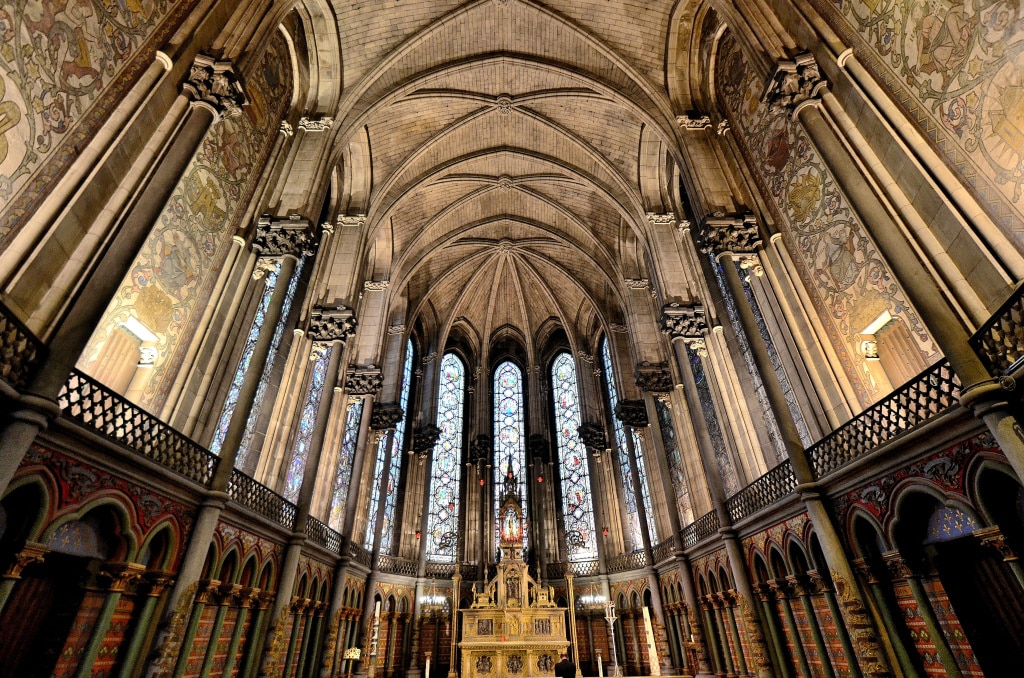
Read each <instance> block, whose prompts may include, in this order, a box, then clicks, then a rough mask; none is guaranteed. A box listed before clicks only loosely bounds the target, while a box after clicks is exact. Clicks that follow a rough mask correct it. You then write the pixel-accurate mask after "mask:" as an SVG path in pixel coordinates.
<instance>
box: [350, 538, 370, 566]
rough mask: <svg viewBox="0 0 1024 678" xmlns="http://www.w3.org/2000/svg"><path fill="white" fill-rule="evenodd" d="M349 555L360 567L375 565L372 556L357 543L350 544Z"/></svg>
mask: <svg viewBox="0 0 1024 678" xmlns="http://www.w3.org/2000/svg"><path fill="white" fill-rule="evenodd" d="M348 554H349V555H350V556H352V560H354V561H356V562H357V563H359V564H360V565H364V566H366V567H370V566H371V565H372V563H373V556H372V554H371V553H370V552H369V551H367V550H366V549H364V548H363V547H362V546H360V545H359V544H357V543H355V542H349V545H348Z"/></svg>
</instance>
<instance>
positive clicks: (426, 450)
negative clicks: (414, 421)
mask: <svg viewBox="0 0 1024 678" xmlns="http://www.w3.org/2000/svg"><path fill="white" fill-rule="evenodd" d="M440 437H441V429H439V428H438V427H436V426H434V425H433V424H427V425H426V426H422V427H420V428H417V429H416V430H415V431H414V432H413V434H412V451H413V453H414V454H415V455H416V456H417V457H418V458H419V460H420V463H423V462H424V461H425V460H426V458H427V456H428V455H429V454H430V452H431V451H432V450H433V449H434V446H435V445H437V440H438V438H440Z"/></svg>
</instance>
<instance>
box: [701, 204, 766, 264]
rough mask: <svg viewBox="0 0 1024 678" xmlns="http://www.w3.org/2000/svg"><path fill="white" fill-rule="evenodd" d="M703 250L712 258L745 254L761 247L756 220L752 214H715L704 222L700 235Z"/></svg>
mask: <svg viewBox="0 0 1024 678" xmlns="http://www.w3.org/2000/svg"><path fill="white" fill-rule="evenodd" d="M701 243H702V245H703V250H704V251H705V252H708V253H710V254H713V255H714V256H716V257H717V256H719V255H722V254H747V253H750V252H754V251H756V250H757V248H758V247H760V245H761V234H760V232H759V231H758V228H757V220H756V219H755V218H754V215H752V214H742V215H731V216H730V215H726V214H722V213H715V215H713V216H710V217H708V218H707V219H706V220H705V221H704V228H703V230H702V233H701Z"/></svg>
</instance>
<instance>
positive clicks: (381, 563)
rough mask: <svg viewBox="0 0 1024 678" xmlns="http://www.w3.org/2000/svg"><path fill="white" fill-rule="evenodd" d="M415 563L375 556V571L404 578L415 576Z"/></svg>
mask: <svg viewBox="0 0 1024 678" xmlns="http://www.w3.org/2000/svg"><path fill="white" fill-rule="evenodd" d="M416 565H417V563H416V561H415V560H409V559H407V558H398V557H396V556H385V555H383V554H382V555H378V556H377V569H378V570H379V571H381V572H388V573H390V574H402V575H405V576H406V577H415V576H416Z"/></svg>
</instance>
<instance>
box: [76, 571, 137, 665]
mask: <svg viewBox="0 0 1024 678" xmlns="http://www.w3.org/2000/svg"><path fill="white" fill-rule="evenodd" d="M145 569H146V568H145V567H143V566H142V565H138V564H136V563H117V564H114V565H107V566H106V567H104V568H103V569H102V570H101V571H100V573H99V574H98V575H97V580H98V583H100V584H102V585H103V586H102V589H103V590H105V591H106V594H107V595H106V598H104V600H103V606H102V607H101V608H100V613H99V615H98V616H97V618H96V622H95V623H94V624H93V627H92V632H91V633H90V634H89V642H88V643H87V644H86V646H85V650H84V651H83V652H82V658H81V661H80V662H79V664H78V670H77V671H75V678H89V676H91V675H92V665H93V664H95V663H96V657H97V656H98V655H99V652H100V648H102V647H103V641H104V640H106V638H107V631H109V630H110V620H111V619H113V617H114V612H116V611H117V604H118V603H119V602H121V595H122V594H123V593H124V592H125V590H126V589H127V588H128V587H129V586H130V585H131V584H133V583H134V582H136V581H137V580H138V579H139V578H140V577H141V576H142V573H143V572H145Z"/></svg>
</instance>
